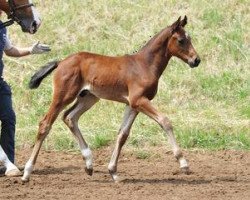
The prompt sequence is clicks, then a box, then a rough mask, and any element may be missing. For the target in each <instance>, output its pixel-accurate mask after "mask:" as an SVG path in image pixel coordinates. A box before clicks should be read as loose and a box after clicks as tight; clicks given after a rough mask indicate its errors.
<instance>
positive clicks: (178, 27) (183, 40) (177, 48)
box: [167, 16, 201, 67]
mask: <svg viewBox="0 0 250 200" xmlns="http://www.w3.org/2000/svg"><path fill="white" fill-rule="evenodd" d="M186 24H187V17H186V16H185V17H184V19H183V20H181V17H179V19H178V20H177V21H176V22H175V23H173V24H172V25H171V27H170V29H171V32H172V36H171V37H170V39H169V41H168V47H167V53H168V54H170V55H171V56H176V57H178V58H180V59H182V60H183V61H184V62H186V63H188V64H189V65H190V67H197V66H198V65H199V64H200V61H201V60H200V58H199V56H198V54H197V53H196V51H195V49H194V47H193V45H192V43H191V38H190V36H189V35H188V34H187V33H186V32H185V30H184V27H185V25H186Z"/></svg>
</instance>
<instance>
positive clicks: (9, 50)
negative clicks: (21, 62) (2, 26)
mask: <svg viewBox="0 0 250 200" xmlns="http://www.w3.org/2000/svg"><path fill="white" fill-rule="evenodd" d="M50 50H51V49H50V48H49V46H48V45H45V44H40V43H39V42H37V43H35V44H34V45H33V46H31V47H27V48H19V47H15V46H13V45H12V44H11V42H10V40H9V38H8V36H6V38H5V48H4V52H5V54H6V55H7V56H11V57H22V56H27V55H30V54H41V53H45V52H48V51H50Z"/></svg>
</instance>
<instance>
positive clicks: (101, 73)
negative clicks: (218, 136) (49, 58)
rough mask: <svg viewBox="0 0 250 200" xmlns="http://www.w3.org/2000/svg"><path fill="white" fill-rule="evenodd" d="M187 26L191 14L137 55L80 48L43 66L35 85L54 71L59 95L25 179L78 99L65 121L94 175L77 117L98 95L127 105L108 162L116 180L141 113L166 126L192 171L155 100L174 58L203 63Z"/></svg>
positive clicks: (176, 153)
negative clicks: (56, 123) (59, 121)
mask: <svg viewBox="0 0 250 200" xmlns="http://www.w3.org/2000/svg"><path fill="white" fill-rule="evenodd" d="M186 24H187V17H186V16H185V17H184V19H183V20H181V18H179V19H178V20H177V21H176V22H174V23H173V24H172V25H171V26H168V27H166V28H165V29H163V30H162V31H161V32H159V33H158V34H157V35H155V36H154V37H153V38H152V39H151V40H150V41H149V42H148V43H147V44H146V45H145V46H144V47H143V48H142V49H140V50H139V51H138V53H136V54H133V55H124V56H120V57H110V56H103V55H98V54H93V53H87V52H80V53H77V54H74V55H71V56H69V57H68V58H66V59H64V60H62V61H60V62H57V61H55V62H51V63H49V64H47V65H45V66H44V67H43V68H42V69H40V70H39V71H38V72H37V73H36V74H35V75H34V76H33V77H32V79H31V82H30V87H31V88H36V87H38V86H39V84H40V83H41V81H42V80H43V78H45V77H46V76H47V75H48V74H50V73H51V72H52V71H53V70H55V73H54V94H53V100H52V103H51V105H50V108H49V111H48V112H47V114H46V115H45V116H44V118H43V119H42V120H41V122H40V124H39V130H38V135H37V139H36V143H35V146H34V149H33V152H32V155H31V157H30V159H29V161H28V162H27V163H26V165H25V171H24V175H23V177H22V180H23V181H28V180H29V177H30V175H31V172H32V169H33V167H34V165H35V162H36V159H37V156H38V153H39V150H40V147H41V145H42V143H43V140H44V138H45V137H46V136H47V135H48V134H49V131H50V129H51V126H52V124H53V123H54V121H55V120H56V118H57V116H58V114H59V113H60V112H61V111H62V110H63V109H64V108H65V107H66V106H67V105H68V104H70V103H72V102H73V101H75V103H74V105H73V106H72V107H71V108H70V109H68V110H66V111H65V113H64V115H63V121H64V122H65V124H66V125H67V126H68V127H69V129H70V130H71V132H72V133H73V135H74V136H75V138H76V139H77V140H78V142H79V146H80V149H81V152H82V156H83V158H84V159H85V161H86V167H85V169H86V172H87V174H89V175H92V173H93V166H92V153H91V150H90V149H89V147H88V144H87V143H86V141H85V140H84V138H83V137H82V134H81V132H80V130H79V128H78V120H79V118H80V116H81V115H82V114H83V113H84V112H86V111H87V110H88V109H90V108H91V107H92V106H93V105H94V104H95V103H97V102H98V101H99V99H108V100H112V101H117V102H121V103H124V104H126V111H125V114H124V119H123V122H122V124H121V128H120V129H119V135H118V138H117V141H116V145H115V149H114V152H113V154H112V157H111V160H110V163H109V166H108V169H109V173H110V174H111V176H112V178H113V179H114V181H118V175H117V162H118V158H119V155H120V152H121V148H122V146H123V145H124V143H125V142H126V140H127V138H128V135H129V132H130V128H131V126H132V124H133V122H134V120H135V118H136V116H137V114H138V113H139V112H142V113H144V114H145V115H147V116H149V117H150V118H152V119H154V120H155V121H156V122H157V123H158V124H159V125H160V126H161V127H162V128H163V130H164V132H165V134H166V135H167V136H168V138H169V141H170V143H171V145H172V148H173V153H174V156H175V157H176V159H177V160H178V161H179V163H180V168H181V169H182V170H183V171H185V172H188V170H189V169H188V163H187V161H186V159H185V158H184V157H183V155H182V152H181V150H180V148H179V146H178V144H177V143H176V140H175V137H174V134H173V128H172V125H171V122H170V121H169V119H168V118H167V117H166V116H164V115H163V114H161V113H160V112H158V110H157V109H156V108H155V107H154V106H153V105H152V103H151V101H150V100H152V99H153V98H154V96H155V95H156V93H157V86H158V81H159V78H160V76H161V74H162V73H163V71H164V70H165V68H166V66H167V64H168V61H169V60H170V58H171V57H172V56H176V57H178V58H180V59H181V60H183V61H184V62H186V63H187V64H189V65H190V67H197V66H198V65H199V63H200V58H199V56H198V55H197V53H196V51H195V49H194V48H193V46H192V43H191V39H190V37H189V35H188V34H187V33H186V32H185V30H184V26H185V25H186Z"/></svg>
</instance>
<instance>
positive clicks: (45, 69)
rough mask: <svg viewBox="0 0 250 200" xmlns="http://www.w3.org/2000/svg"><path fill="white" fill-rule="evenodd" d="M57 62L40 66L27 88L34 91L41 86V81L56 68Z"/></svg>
mask: <svg viewBox="0 0 250 200" xmlns="http://www.w3.org/2000/svg"><path fill="white" fill-rule="evenodd" d="M58 63H59V61H52V62H49V63H47V64H46V65H44V66H42V68H41V69H40V70H39V71H37V72H36V73H35V74H34V75H33V76H32V77H31V79H30V82H29V88H30V89H36V88H38V87H39V85H40V84H41V82H42V80H43V79H44V78H45V77H46V76H48V75H49V74H50V73H51V72H52V71H53V70H54V69H55V68H57V66H58Z"/></svg>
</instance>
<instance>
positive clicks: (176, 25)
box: [171, 17, 181, 33]
mask: <svg viewBox="0 0 250 200" xmlns="http://www.w3.org/2000/svg"><path fill="white" fill-rule="evenodd" d="M180 25H181V17H179V18H178V19H177V21H176V22H174V23H173V24H172V25H171V28H172V33H174V32H176V31H177V30H178V28H179V27H180Z"/></svg>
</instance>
